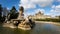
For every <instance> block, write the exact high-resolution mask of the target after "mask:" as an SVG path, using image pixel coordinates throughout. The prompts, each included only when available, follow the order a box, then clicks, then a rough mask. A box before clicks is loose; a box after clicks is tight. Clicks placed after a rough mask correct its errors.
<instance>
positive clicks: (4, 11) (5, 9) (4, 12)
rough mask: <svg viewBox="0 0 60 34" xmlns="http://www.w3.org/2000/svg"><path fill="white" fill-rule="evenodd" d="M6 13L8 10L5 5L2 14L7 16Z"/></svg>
mask: <svg viewBox="0 0 60 34" xmlns="http://www.w3.org/2000/svg"><path fill="white" fill-rule="evenodd" d="M8 13H9V10H8V9H7V8H6V7H3V11H2V16H7V15H8Z"/></svg>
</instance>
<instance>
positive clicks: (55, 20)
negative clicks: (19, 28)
mask: <svg viewBox="0 0 60 34" xmlns="http://www.w3.org/2000/svg"><path fill="white" fill-rule="evenodd" d="M34 20H36V21H52V22H60V19H52V18H46V19H34Z"/></svg>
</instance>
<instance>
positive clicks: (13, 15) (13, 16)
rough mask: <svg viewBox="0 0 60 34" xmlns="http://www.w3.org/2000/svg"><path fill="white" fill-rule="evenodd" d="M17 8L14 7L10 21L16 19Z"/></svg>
mask: <svg viewBox="0 0 60 34" xmlns="http://www.w3.org/2000/svg"><path fill="white" fill-rule="evenodd" d="M16 11H17V10H16V8H15V6H13V7H12V9H11V10H10V19H14V18H16Z"/></svg>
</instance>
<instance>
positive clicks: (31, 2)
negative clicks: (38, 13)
mask: <svg viewBox="0 0 60 34" xmlns="http://www.w3.org/2000/svg"><path fill="white" fill-rule="evenodd" d="M52 3H53V0H20V4H19V6H23V7H24V8H25V9H31V8H36V5H38V6H40V7H45V6H50V5H51V4H52Z"/></svg>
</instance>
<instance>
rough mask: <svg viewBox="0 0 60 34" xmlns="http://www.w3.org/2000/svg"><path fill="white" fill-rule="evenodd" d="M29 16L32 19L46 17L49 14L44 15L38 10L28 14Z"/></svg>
mask: <svg viewBox="0 0 60 34" xmlns="http://www.w3.org/2000/svg"><path fill="white" fill-rule="evenodd" d="M29 18H32V19H46V18H51V16H49V15H44V13H41V12H40V11H39V12H38V13H36V14H35V15H30V16H29Z"/></svg>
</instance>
